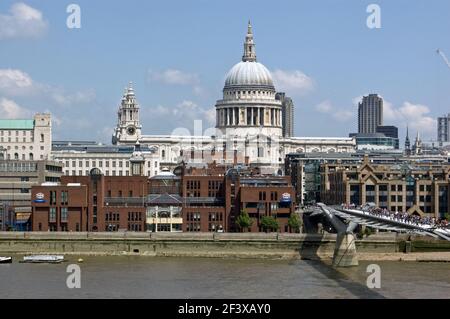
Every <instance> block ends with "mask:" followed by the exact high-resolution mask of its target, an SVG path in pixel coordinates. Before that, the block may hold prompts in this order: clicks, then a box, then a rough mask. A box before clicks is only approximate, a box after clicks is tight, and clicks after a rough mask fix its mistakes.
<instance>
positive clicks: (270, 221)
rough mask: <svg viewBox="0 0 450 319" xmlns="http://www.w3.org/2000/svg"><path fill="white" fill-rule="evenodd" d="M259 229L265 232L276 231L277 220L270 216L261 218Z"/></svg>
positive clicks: (277, 226)
mask: <svg viewBox="0 0 450 319" xmlns="http://www.w3.org/2000/svg"><path fill="white" fill-rule="evenodd" d="M261 227H262V228H263V229H264V230H265V231H267V230H271V231H276V230H278V228H279V227H280V226H279V225H278V222H277V220H276V219H275V218H273V217H272V216H263V217H262V218H261Z"/></svg>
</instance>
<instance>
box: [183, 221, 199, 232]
mask: <svg viewBox="0 0 450 319" xmlns="http://www.w3.org/2000/svg"><path fill="white" fill-rule="evenodd" d="M200 229H201V227H200V223H187V224H186V231H187V232H199V231H200Z"/></svg>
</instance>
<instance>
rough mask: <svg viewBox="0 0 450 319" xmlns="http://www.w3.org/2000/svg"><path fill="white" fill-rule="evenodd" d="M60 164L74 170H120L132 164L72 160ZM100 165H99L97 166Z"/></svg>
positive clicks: (156, 164) (148, 165)
mask: <svg viewBox="0 0 450 319" xmlns="http://www.w3.org/2000/svg"><path fill="white" fill-rule="evenodd" d="M60 162H61V163H64V165H65V167H66V168H69V167H72V168H76V167H80V168H81V167H92V168H95V167H98V168H103V167H113V168H116V167H119V168H122V167H127V168H128V167H130V162H129V161H127V160H123V161H121V160H117V161H116V160H112V161H108V160H105V161H103V160H98V161H97V160H72V161H69V160H66V161H64V162H63V161H62V160H60ZM77 164H78V166H77ZM97 164H98V165H97ZM154 166H155V167H158V162H157V161H155V164H154ZM147 167H148V168H151V167H152V162H150V161H149V162H147Z"/></svg>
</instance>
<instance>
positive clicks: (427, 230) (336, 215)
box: [306, 203, 450, 267]
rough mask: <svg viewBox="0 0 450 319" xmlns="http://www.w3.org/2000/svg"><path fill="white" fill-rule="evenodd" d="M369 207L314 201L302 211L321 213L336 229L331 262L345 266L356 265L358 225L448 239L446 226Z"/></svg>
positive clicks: (448, 229) (449, 231) (310, 214)
mask: <svg viewBox="0 0 450 319" xmlns="http://www.w3.org/2000/svg"><path fill="white" fill-rule="evenodd" d="M370 207H371V206H370V205H367V206H363V207H362V208H361V209H353V208H351V209H349V208H345V207H343V206H327V205H325V204H323V203H318V204H317V205H316V206H314V207H313V208H312V209H310V210H309V211H308V212H306V213H308V214H309V216H311V217H312V216H317V215H322V216H324V217H325V218H326V220H328V221H329V222H330V224H331V225H332V226H333V227H334V229H335V230H336V231H337V240H336V247H335V250H334V255H333V265H334V266H336V267H348V266H356V265H358V259H357V256H356V245H355V239H356V238H355V234H354V230H355V229H356V227H357V226H358V225H362V226H368V227H371V228H375V229H379V230H385V231H394V232H398V233H414V234H418V235H423V236H431V237H434V238H439V239H443V240H447V241H450V228H444V227H437V226H434V225H430V224H422V223H416V222H411V221H406V220H403V219H399V218H395V217H394V216H392V215H386V216H384V215H379V214H373V213H372V212H371V211H370V210H369V208H370Z"/></svg>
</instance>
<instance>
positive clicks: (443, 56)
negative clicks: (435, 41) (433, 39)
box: [436, 49, 450, 68]
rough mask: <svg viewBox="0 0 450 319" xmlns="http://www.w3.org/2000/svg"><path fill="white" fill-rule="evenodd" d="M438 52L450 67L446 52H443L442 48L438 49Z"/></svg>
mask: <svg viewBox="0 0 450 319" xmlns="http://www.w3.org/2000/svg"><path fill="white" fill-rule="evenodd" d="M436 53H437V54H439V55H440V56H441V57H442V58H443V59H444V61H445V64H447V66H448V67H449V68H450V62H449V61H448V59H447V57H446V56H445V54H444V52H442V50H441V49H437V50H436Z"/></svg>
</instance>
